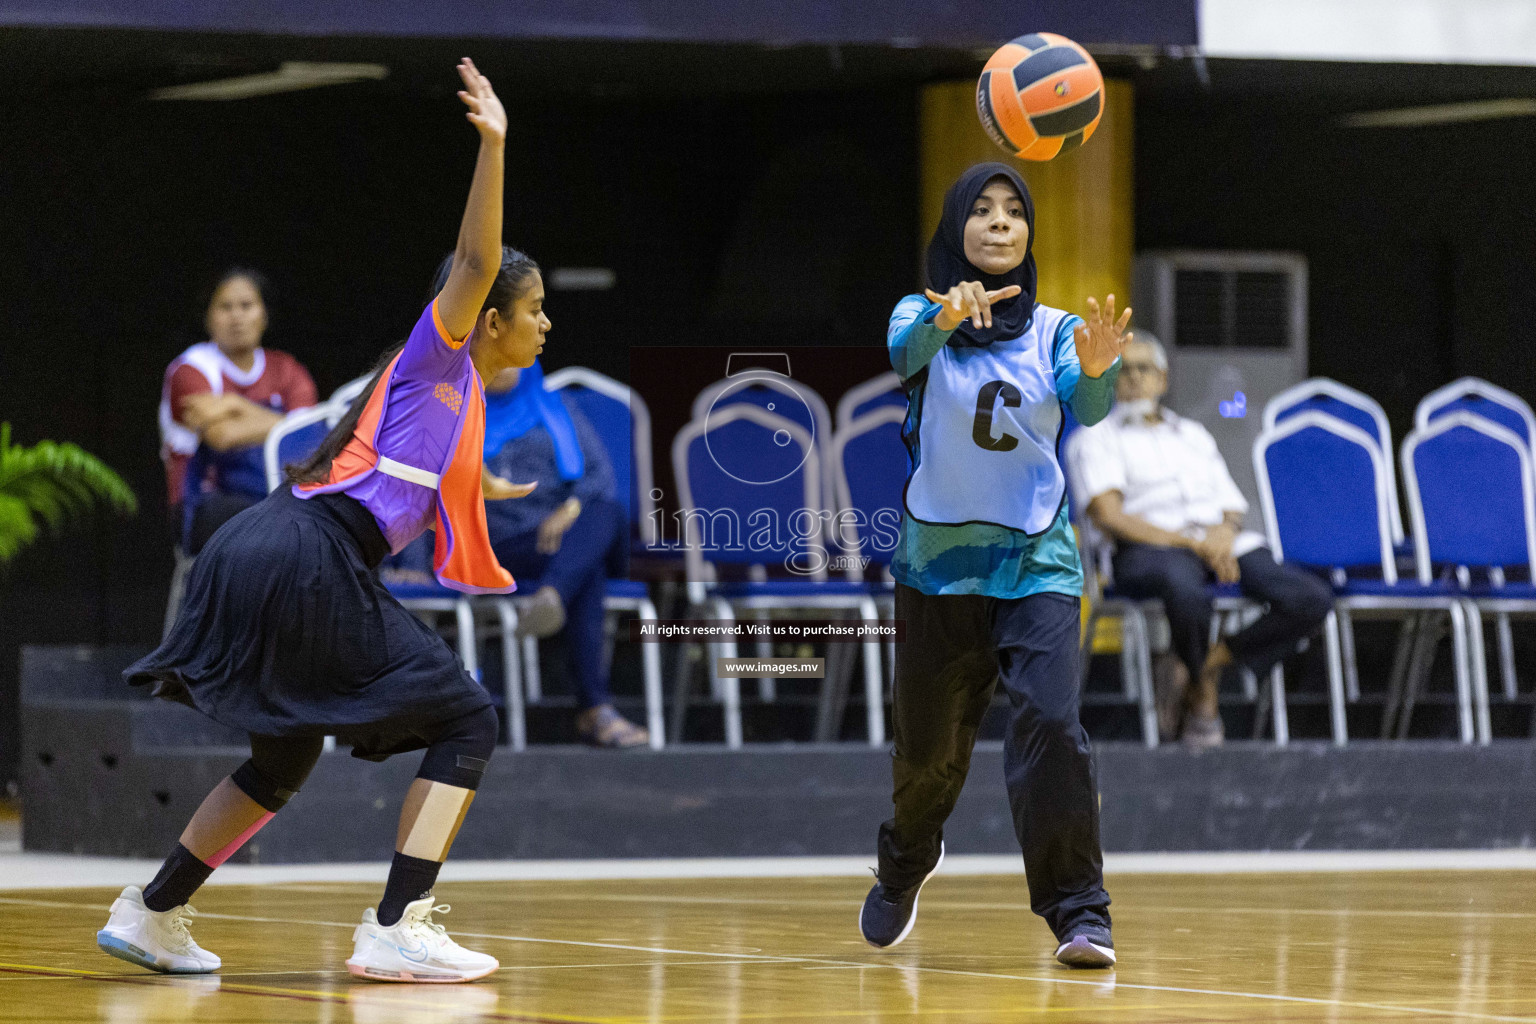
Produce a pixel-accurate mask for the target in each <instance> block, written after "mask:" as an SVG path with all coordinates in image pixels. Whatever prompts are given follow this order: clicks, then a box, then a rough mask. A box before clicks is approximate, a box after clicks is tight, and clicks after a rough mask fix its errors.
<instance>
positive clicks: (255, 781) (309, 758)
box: [229, 736, 325, 814]
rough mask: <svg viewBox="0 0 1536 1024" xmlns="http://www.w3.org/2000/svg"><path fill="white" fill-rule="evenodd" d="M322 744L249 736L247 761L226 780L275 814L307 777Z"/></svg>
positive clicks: (319, 741)
mask: <svg viewBox="0 0 1536 1024" xmlns="http://www.w3.org/2000/svg"><path fill="white" fill-rule="evenodd" d="M324 742H325V741H324V740H323V739H321V738H319V737H318V736H316V737H308V736H303V737H275V736H252V737H251V757H250V760H248V761H246V762H245V763H244V764H242V765H241V766H240V767H239V768H236V769H235V771H234V774H232V775H230V777H229V778H230V781H232V782H233V783H234V784H235V785H236V786H238V787H240V792H242V793H244V794H245V795H246V796H248V797H250V798H251V799H252V800H254V801H256V803H258V804H260V805H261V806H262V807H264V808H265V809H267V810H269V811H271V812H272V813H273V814H276V813H277V812H278V811H280V810H282V809H283V805H284V804H286V803H287V802H288V801H289V800H292V799H293V798H294V795H295V794H296V793H298V791H299V787H300V786H302V785H304V780H305V779H307V778H309V773H310V770H311V769H313V768H314V767H315V762H316V761H317V760H319V758H320V749H321V747H322V745H323V744H324Z"/></svg>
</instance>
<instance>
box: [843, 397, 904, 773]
mask: <svg viewBox="0 0 1536 1024" xmlns="http://www.w3.org/2000/svg"><path fill="white" fill-rule="evenodd" d="M890 376H891V377H893V378H894V377H895V376H896V375H895V374H890ZM877 379H878V378H877ZM851 393H852V392H850V394H851ZM897 395H898V396H900V397H901V398H902V404H901V405H899V406H897V405H892V404H889V403H886V402H883V401H870V402H865V403H863V404H862V405H861V408H863V409H864V410H865V411H864V412H862V413H860V414H859V415H857V416H855V417H853V418H852V419H850V420H848V421H847V422H846V423H843V422H840V423H839V425H838V429H837V432H836V433H835V434H834V435H833V438H832V470H833V479H834V482H835V485H836V488H837V490H836V492H835V494H836V499H837V500H836V509H835V511H834V517H833V520H832V524H831V525H832V531H833V540H834V541H835V542H836V545H837V547H838V549H839V550H841V551H842V552H843V553H844V556H845V557H846V558H848V559H849V570H848V575H849V578H851V579H855V580H862V581H863V582H864V583H865V585H866V587H867V588H868V590H869V593H870V595H871V596H872V597H873V598H874V601H875V607H876V608H878V609H879V610H880V613H881V615H882V616H884V617H885V618H888V619H894V618H895V615H896V584H895V581H894V580H893V579H892V578H891V558H892V556H893V555H894V554H895V542H896V538H897V537H898V536H899V535H900V530H901V510H902V491H903V490H904V488H905V487H906V482H907V446H906V444H905V443H903V441H902V439H901V428H902V423H903V422H905V420H906V417H907V408H906V397H905V396H904V395H902V394H901V392H899V391H898V392H897ZM845 397H846V396H845ZM842 411H843V407H842V406H841V405H839V415H841V413H842ZM866 558H867V559H868V560H869V568H868V569H867V570H866V569H865V567H864V565H863V564H862V560H863V559H866ZM870 653H871V652H870V649H869V648H867V647H866V649H865V655H866V656H865V659H864V686H865V700H866V702H867V705H868V735H869V742H870V745H871V746H880V745H881V744H883V743H884V742H885V715H884V711H883V710H882V709H883V706H884V700H885V697H884V692H885V687H884V679H885V678H886V676H887V675H888V674H889V673H883V672H882V671H881V666H880V664H879V662H878V660H877V659H875V658H873V657H871V656H870ZM885 656H886V661H887V665H888V667H889V668H891V669H892V670H894V667H895V643H894V641H893V642H891V643H888V644H886V645H885ZM833 717H834V718H840V717H841V715H834V716H833Z"/></svg>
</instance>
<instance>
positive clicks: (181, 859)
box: [144, 843, 213, 913]
mask: <svg viewBox="0 0 1536 1024" xmlns="http://www.w3.org/2000/svg"><path fill="white" fill-rule="evenodd" d="M211 874H213V868H211V867H209V866H208V865H207V864H204V863H203V862H202V861H200V860H198V859H197V858H196V857H194V856H192V852H191V851H190V850H188V849H187V848H186V847H185V846H182V845H181V844H180V843H177V844H176V849H174V850H172V851H171V855H170V856H169V857H167V858H165V863H164V864H162V865H161V866H160V873H159V874H158V875H156V876H155V879H154V881H152V882H150V883H149V884H148V885H146V886H145V887H144V905H145V906H146V907H148V908H149V909H150V910H153V911H156V912H158V913H164V912H165V911H167V910H171V909H174V908H175V907H179V906H181V905H182V904H183V903H185V902H187V900H190V899H191V898H192V894H193V893H195V892H197V890H198V887H199V886H201V885H202V884H203V883H204V882H206V881H208V876H209V875H211Z"/></svg>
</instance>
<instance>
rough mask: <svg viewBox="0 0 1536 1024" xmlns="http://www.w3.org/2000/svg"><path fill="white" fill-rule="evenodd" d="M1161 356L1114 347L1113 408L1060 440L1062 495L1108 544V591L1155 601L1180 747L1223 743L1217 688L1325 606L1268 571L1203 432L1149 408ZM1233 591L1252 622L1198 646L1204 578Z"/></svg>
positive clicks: (1265, 554)
mask: <svg viewBox="0 0 1536 1024" xmlns="http://www.w3.org/2000/svg"><path fill="white" fill-rule="evenodd" d="M1167 390H1168V357H1167V355H1166V354H1165V353H1164V351H1163V346H1162V345H1161V344H1160V343H1159V342H1158V341H1157V339H1156V338H1153V337H1152V336H1151V335H1150V334H1148V333H1146V332H1144V331H1137V332H1136V337H1135V340H1134V341H1132V342H1131V343H1130V344H1129V345H1127V346H1126V347H1125V353H1124V355H1123V356H1122V359H1121V365H1120V380H1119V383H1118V385H1117V389H1116V398H1117V400H1118V401H1117V404H1116V405H1115V408H1114V409H1113V410H1112V411H1111V412H1110V414H1109V416H1108V417H1107V418H1105V419H1104V421H1103V422H1101V423H1099V424H1098V425H1096V426H1093V427H1085V428H1083V429H1081V430H1079V431H1077V432H1076V433H1075V434H1073V435H1072V438H1071V439H1070V441H1069V442H1068V446H1067V460H1068V470H1069V473H1070V475H1071V477H1072V484H1073V498H1074V500H1076V501H1078V502H1079V503H1080V504H1079V507H1086V509H1087V513H1088V518H1089V519H1090V520H1091V521H1092V522H1093V524H1094V525H1095V526H1097V527H1098V528H1099V529H1100V530H1102V531H1103V532H1104V533H1105V534H1107V535H1108V536H1109V537H1111V538H1113V539H1114V541H1115V556H1114V582H1115V588H1116V589H1117V590H1118V591H1119V592H1120V593H1121V594H1123V595H1125V596H1126V597H1132V598H1154V597H1155V598H1159V599H1161V600H1162V602H1163V606H1164V608H1165V609H1166V610H1167V613H1168V622H1169V625H1170V627H1171V631H1172V642H1173V648H1174V650H1175V651H1176V652H1177V654H1178V656H1179V659H1180V660H1181V661H1183V663H1184V664H1185V665H1186V666H1187V667H1188V669H1189V673H1190V675H1191V676H1192V677H1193V678H1194V679H1195V680H1196V683H1195V685H1194V686H1193V687H1191V688H1190V691H1189V693H1188V700H1187V705H1186V708H1185V713H1184V719H1183V732H1182V735H1183V739H1184V741H1185V743H1186V744H1188V745H1190V746H1195V747H1205V746H1215V745H1217V744H1219V743H1220V742H1221V741H1222V725H1221V717H1220V714H1219V712H1218V710H1217V704H1216V691H1217V687H1218V685H1219V684H1220V682H1221V674H1222V670H1223V669H1225V668H1226V667H1227V666H1229V665H1232V664H1237V665H1241V666H1244V667H1246V668H1248V669H1251V670H1252V671H1253V672H1255V673H1257V674H1262V673H1265V672H1267V671H1268V670H1269V669H1270V667H1271V666H1273V665H1274V664H1275V663H1276V662H1278V661H1279V660H1280V659H1281V658H1283V657H1285V655H1287V654H1289V653H1291V652H1292V651H1294V650H1295V649H1296V644H1297V642H1298V641H1299V640H1301V639H1302V638H1303V637H1305V636H1307V635H1309V634H1310V633H1312V632H1313V631H1314V630H1315V629H1316V628H1317V627H1318V626H1319V625H1320V624H1321V623H1322V621H1323V619H1324V618H1325V617H1326V616H1327V614H1328V610H1329V609H1330V608H1331V607H1332V606H1333V592H1332V590H1331V589H1330V588H1329V586H1328V584H1327V583H1325V582H1324V581H1323V580H1321V579H1320V578H1318V577H1317V576H1314V575H1313V574H1311V573H1309V572H1307V571H1306V570H1304V569H1302V568H1299V567H1297V566H1295V565H1286V564H1278V563H1276V562H1275V559H1274V556H1273V555H1272V554H1271V553H1270V551H1269V549H1268V548H1267V547H1265V546H1264V538H1263V537H1262V536H1260V535H1259V534H1257V533H1254V532H1252V531H1248V530H1244V529H1243V528H1242V523H1243V515H1244V513H1246V512H1247V511H1248V502H1247V501H1246V500H1245V499H1244V498H1243V495H1242V492H1240V491H1239V490H1238V489H1237V485H1236V484H1234V483H1233V482H1232V477H1231V474H1229V473H1228V472H1227V466H1226V463H1225V462H1224V461H1222V458H1221V453H1220V452H1218V451H1217V449H1216V440H1215V439H1214V438H1213V437H1211V434H1210V431H1208V430H1206V429H1205V427H1203V426H1201V425H1200V424H1199V423H1197V422H1195V421H1194V420H1190V419H1185V418H1183V417H1182V416H1177V415H1175V414H1174V413H1173V412H1171V411H1170V410H1168V409H1164V408H1162V407H1161V405H1160V404H1159V400H1160V399H1161V398H1162V397H1163V395H1164V393H1166V392H1167ZM1213 581H1216V582H1221V583H1236V584H1238V586H1239V587H1240V589H1241V590H1242V592H1243V594H1244V596H1246V597H1249V598H1251V599H1253V600H1255V601H1262V602H1265V603H1267V604H1268V605H1269V610H1268V612H1266V613H1265V614H1264V616H1263V617H1262V618H1260V619H1259V620H1258V621H1256V622H1254V623H1253V624H1252V625H1250V626H1248V627H1247V628H1245V629H1243V630H1242V631H1241V632H1239V633H1237V634H1235V635H1233V636H1230V637H1227V638H1226V639H1225V640H1224V641H1222V642H1220V643H1218V644H1216V646H1214V647H1209V649H1207V648H1208V638H1209V630H1210V623H1211V596H1210V591H1209V589H1208V585H1209V584H1210V583H1211V582H1213Z"/></svg>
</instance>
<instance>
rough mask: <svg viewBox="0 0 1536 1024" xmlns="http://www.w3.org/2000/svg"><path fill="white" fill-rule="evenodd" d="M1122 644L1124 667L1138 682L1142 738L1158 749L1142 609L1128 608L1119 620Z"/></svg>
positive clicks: (1148, 645) (1145, 625)
mask: <svg viewBox="0 0 1536 1024" xmlns="http://www.w3.org/2000/svg"><path fill="white" fill-rule="evenodd" d="M1120 634H1121V637H1120V643H1121V646H1122V648H1123V649H1124V651H1125V657H1124V659H1123V660H1124V664H1125V667H1126V670H1127V671H1128V673H1129V674H1130V676H1131V677H1132V678H1134V679H1135V680H1136V693H1137V697H1138V698H1139V702H1140V705H1141V738H1142V742H1143V743H1145V744H1146V745H1147V747H1148V748H1152V747H1156V746H1157V744H1158V739H1159V737H1158V735H1157V701H1156V698H1155V697H1154V695H1153V693H1152V653H1151V643H1152V640H1151V635H1150V633H1149V632H1148V630H1147V618H1146V616H1145V615H1143V614H1142V611H1141V609H1140V608H1137V607H1136V606H1135V605H1127V606H1126V610H1125V614H1124V615H1123V616H1122V617H1121V619H1120Z"/></svg>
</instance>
